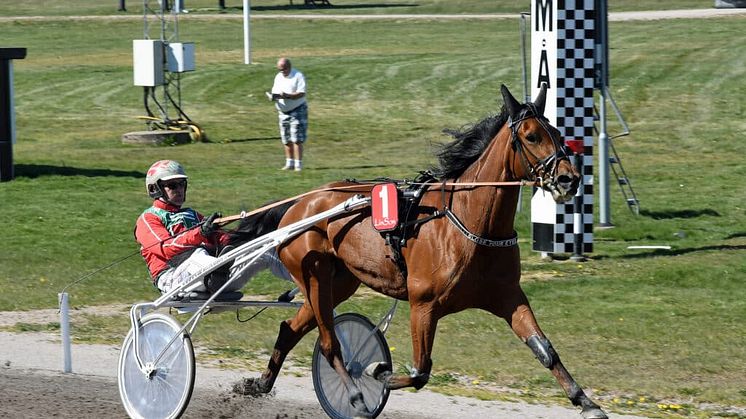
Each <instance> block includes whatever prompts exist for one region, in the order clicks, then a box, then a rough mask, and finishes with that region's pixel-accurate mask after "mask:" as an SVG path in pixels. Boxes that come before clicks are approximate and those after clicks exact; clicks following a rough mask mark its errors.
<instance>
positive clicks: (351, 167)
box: [313, 164, 391, 170]
mask: <svg viewBox="0 0 746 419" xmlns="http://www.w3.org/2000/svg"><path fill="white" fill-rule="evenodd" d="M382 167H385V168H391V166H387V165H385V164H361V165H358V166H326V167H324V166H320V167H313V170H340V169H379V168H382Z"/></svg>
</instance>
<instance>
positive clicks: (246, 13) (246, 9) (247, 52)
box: [243, 0, 251, 64]
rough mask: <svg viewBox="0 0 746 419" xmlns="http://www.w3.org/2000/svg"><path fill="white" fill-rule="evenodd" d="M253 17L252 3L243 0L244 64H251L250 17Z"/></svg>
mask: <svg viewBox="0 0 746 419" xmlns="http://www.w3.org/2000/svg"><path fill="white" fill-rule="evenodd" d="M250 15H251V2H250V1H249V0H243V57H244V58H243V63H244V64H251V28H250V26H249V17H250Z"/></svg>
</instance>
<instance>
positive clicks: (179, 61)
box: [166, 42, 194, 73]
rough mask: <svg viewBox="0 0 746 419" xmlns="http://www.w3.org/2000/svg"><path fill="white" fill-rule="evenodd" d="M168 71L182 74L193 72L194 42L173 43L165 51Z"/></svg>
mask: <svg viewBox="0 0 746 419" xmlns="http://www.w3.org/2000/svg"><path fill="white" fill-rule="evenodd" d="M166 63H167V64H168V71H170V72H172V73H183V72H186V71H194V42H173V43H170V44H168V48H167V49H166Z"/></svg>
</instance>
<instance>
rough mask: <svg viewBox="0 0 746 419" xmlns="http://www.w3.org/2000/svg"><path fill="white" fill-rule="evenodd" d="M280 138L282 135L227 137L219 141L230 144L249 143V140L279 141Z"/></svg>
mask: <svg viewBox="0 0 746 419" xmlns="http://www.w3.org/2000/svg"><path fill="white" fill-rule="evenodd" d="M279 139H280V137H255V138H228V139H225V140H223V141H220V142H219V143H221V144H228V143H248V142H251V141H270V140H274V141H277V140H279Z"/></svg>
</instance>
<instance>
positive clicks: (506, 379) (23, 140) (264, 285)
mask: <svg viewBox="0 0 746 419" xmlns="http://www.w3.org/2000/svg"><path fill="white" fill-rule="evenodd" d="M39 3H40V2H23V3H21V4H19V5H17V6H18V8H19V9H18V11H17V12H12V11H10V9H8V6H7V5H5V3H2V4H0V15H2V16H7V15H9V14H29V15H34V14H40V13H41V11H40V10H39V9H38V4H39ZM133 3H134V2H133ZM204 3H205V4H207V5H208V6H209V3H216V2H204ZM281 3H282V2H280V1H278V2H277V4H281ZM336 3H339V4H342V2H341V1H340V2H335V4H336ZM497 3H498V6H499V8H500V10H497V9H495V10H488V9H486V8H484V9H479V10H477V9H476V7H477V6H474V7H475V10H474V12H480V11H481V12H489V13H492V12H495V13H498V12H512V10H511V9H509V8H508V6H504V5H506V4H508V2H497ZM671 3H674V2H671ZM675 3H676V5H677V6H680V7H681V8H689V7H711V4H710V2H706V3H707V4H704V3H703V2H675ZM685 3H687V4H685ZM49 4H50V5H51V4H52V3H49ZM54 4H56V2H55V3H54ZM69 4H70V5H71V6H70V7H71V8H72V9H74V10H75V12H76V13H80V14H104V13H110V12H108V11H105V10H104V9H105V7H112V8H113V7H114V6H115V4H114V2H110V4H109V3H102V2H83V1H72V2H69ZM193 4H195V6H194V7H195V8H196V7H198V6H197V4H198V2H196V1H195V2H193ZM229 4H230V2H229ZM252 4H254V3H253V2H252ZM422 4H423V6H422V9H423V10H424V9H425V7H432V8H435V7H436V6H437V5H438V4H440V5H442V6H443V7H444V8H445V7H446V6H447V7H455V6H454V4H455V3H453V2H448V3H446V2H443V3H437V2H427V3H422ZM470 4H471V3H470ZM474 4H486V3H479V2H475V3H474ZM700 4H701V5H700ZM33 5H36V6H37V8H36V9H34V8H32V6H33ZM635 5H639V8H640V9H644V8H647V7H648V6H649V7H650V8H653V7H654V6H657V2H615V3H614V4H613V5H612V11H613V10H614V8H615V7H619V10H622V9H623V10H632V9H635V8H636V7H634V6H635ZM698 5H700V6H698ZM104 6H105V7H104ZM187 6H188V7H190V8H191V7H192V6H190V0H188V3H187ZM208 6H204V7H208ZM498 6H496V7H498ZM54 7H58V6H54ZM480 7H483V6H480ZM503 7H505V8H506V9H505V10H503V9H502V8H503ZM417 9H418V11H419V10H420V9H419V8H417ZM13 10H15V9H13ZM391 10H393V12H395V13H398V12H404V11H403V10H400V9H398V8H394V7H392V8H390V9H389V8H387V9H386V11H385V12H390V11H391ZM24 11H25V12H24ZM333 11H336V10H333ZM346 11H347V12H351V11H352V12H362V11H359V10H356V9H352V8H350V9H346ZM48 12H49V13H53V14H56V13H58V14H60V15H61V14H63V13H67V12H68V10H67V9H65V10H62V9H54V8H53V9H52V10H49V11H48ZM319 12H327V11H319ZM365 12H366V13H377V12H382V11H368V10H366V11H365ZM451 12H452V11H451ZM129 13H134V12H129ZM744 22H746V20H745V19H744V18H728V19H708V20H702V21H698V20H674V21H663V22H612V23H611V28H610V34H611V42H612V44H611V65H612V67H611V74H612V83H611V84H612V86H611V87H612V92H613V94H614V96H615V99H616V100H617V102H618V104H619V106H620V107H621V109H622V111H623V113H624V116H625V118H626V119H627V121H628V123H629V124H630V126H631V128H632V135H631V136H629V137H626V138H621V139H619V140H617V141H616V146H617V149H618V150H619V152H620V154H621V156H622V159H623V162H624V165H625V168H626V169H627V171H628V173H629V175H630V176H631V179H632V182H633V185H634V187H635V190H636V192H637V193H638V196H639V198H640V199H641V202H642V210H643V211H642V213H641V215H640V216H634V215H632V214H631V213H630V212H629V211H628V210H627V208H626V206H625V205H624V203H623V202H622V198H621V195H620V194H619V193H618V191H617V190H616V189H615V187H614V186H613V185H612V188H613V189H612V191H611V193H612V195H611V198H612V220H613V222H614V223H615V224H616V228H614V229H611V230H602V231H597V232H596V236H595V238H596V242H595V252H594V253H593V254H591V255H589V256H591V257H592V260H591V261H589V262H588V263H585V264H577V263H572V262H554V263H545V262H541V261H540V260H539V258H538V255H537V254H535V253H533V252H531V251H530V248H529V247H530V239H529V238H530V230H529V212H528V210H524V212H522V213H520V214H519V215H518V219H517V226H518V230H519V234H520V237H521V238H522V240H521V247H522V250H523V259H524V264H523V274H524V278H525V279H526V280H525V283H524V288H525V290H526V292H527V294H528V295H529V298H530V300H531V303H532V307H533V308H534V310H535V311H536V314H537V316H538V319H539V322H540V324H541V325H542V328H543V329H544V330H545V332H546V333H547V334H548V336H549V337H550V338H551V339H552V342H553V343H554V346H555V347H556V348H557V349H558V351H559V353H560V355H561V356H562V359H563V360H564V361H565V363H566V365H567V366H568V368H569V370H570V371H571V372H573V374H574V375H575V377H576V378H577V379H578V381H579V382H580V384H581V385H584V386H588V387H592V388H594V389H596V393H597V394H599V397H600V398H601V400H602V402H603V404H604V405H605V406H607V407H611V408H614V409H615V410H619V411H624V409H626V408H627V407H626V406H627V403H626V402H628V401H634V403H633V406H632V407H631V408H632V409H643V411H645V412H648V410H645V409H648V408H649V410H650V412H648V413H650V414H651V415H653V414H654V413H653V412H657V411H659V410H661V409H659V408H657V407H655V402H661V403H662V402H663V401H667V400H670V401H673V402H675V403H679V404H682V403H684V404H686V406H688V407H686V408H685V409H682V411H684V412H685V413H686V414H688V415H690V416H702V415H707V414H706V413H701V412H698V411H697V409H696V406H697V405H698V403H714V404H717V405H721V406H726V407H727V406H734V407H740V408H744V407H746V393H744V390H743V389H744V388H746V378H745V377H746V362H744V361H746V348H744V345H743V343H744V340H743V319H744V318H746V291H745V290H744V282H745V281H744V280H745V279H746V263H744V262H745V260H746V258H745V257H744V249H746V207H745V206H744V200H743V196H744V195H743V193H742V192H741V191H740V186H739V185H740V181H741V179H743V178H744V176H745V175H746V169H744V165H743V157H742V156H743V155H744V153H745V152H746V145H745V144H744V142H743V139H742V135H741V134H742V133H743V132H744V131H745V130H746V123H744V121H746V105H744V103H745V102H744V101H743V97H745V96H746V85H744V84H743V82H742V81H743V79H744V76H745V75H746V74H744V73H746V66H745V65H744V64H745V63H744V57H746V45H745V44H744V43H743V42H742V36H741V32H742V29H743V26H744ZM0 32H1V33H2V34H3V43H4V44H5V45H13V46H22V47H27V48H28V56H27V58H26V59H24V60H19V61H16V62H15V63H14V69H15V90H16V122H17V131H18V133H17V134H18V142H17V144H16V145H15V162H16V172H17V178H16V179H15V180H14V181H12V182H7V183H3V184H0V211H1V212H2V214H3V215H4V220H5V222H4V228H3V236H2V237H3V246H2V252H0V285H1V286H2V288H3V292H2V293H1V294H0V310H2V311H7V310H29V309H36V308H50V307H55V306H56V303H57V293H58V292H59V291H60V290H61V289H62V288H63V287H65V286H68V285H70V284H72V283H73V282H74V281H75V280H77V279H79V278H82V277H84V276H85V275H87V274H89V273H92V272H94V271H96V270H97V269H99V268H100V267H104V266H107V265H109V264H110V263H112V262H113V261H115V260H118V259H120V258H123V257H125V256H127V255H134V256H132V257H130V258H128V259H126V260H124V261H123V262H122V263H119V264H116V265H115V266H113V267H111V268H109V269H106V270H103V271H101V272H99V273H96V274H94V275H92V276H90V277H89V278H87V279H85V280H84V281H82V282H80V283H78V284H75V285H72V286H69V288H68V289H67V290H68V291H69V292H70V298H71V303H72V304H73V305H74V306H89V305H98V304H109V303H126V304H129V303H132V302H135V301H143V300H152V299H153V298H154V297H155V295H156V294H155V292H154V289H153V288H152V286H151V285H150V284H149V283H148V281H147V272H146V270H145V266H144V263H143V262H142V260H141V258H140V257H139V255H138V254H137V246H136V243H135V242H134V238H133V236H132V228H133V225H134V220H135V219H136V217H137V216H138V215H139V214H140V212H141V211H142V210H143V209H144V208H145V207H147V206H148V205H149V200H148V198H147V197H146V195H145V193H144V192H145V191H144V185H143V183H144V171H145V170H146V168H147V167H148V166H149V165H150V164H151V163H152V162H153V161H155V160H158V159H163V158H172V159H176V160H178V161H180V162H182V163H184V164H185V166H186V168H187V170H188V172H189V175H190V177H191V178H190V189H189V197H188V204H189V205H191V206H193V207H195V208H198V209H200V210H202V211H204V212H209V211H213V210H222V211H223V212H224V213H234V212H237V211H239V210H241V209H251V208H256V207H258V206H260V205H261V204H262V203H263V202H265V201H267V200H270V199H277V198H283V197H289V196H292V195H295V194H299V193H302V192H305V191H307V190H310V189H312V188H314V187H316V186H318V185H320V184H322V183H325V182H327V181H332V180H338V179H342V178H346V177H360V178H366V177H375V176H392V177H410V178H411V177H412V176H414V175H415V174H416V172H417V170H420V169H424V168H426V167H427V166H428V165H429V164H432V163H433V158H432V154H431V149H432V144H433V143H436V142H439V141H443V140H445V139H446V138H445V137H443V136H442V135H441V134H440V131H441V129H443V128H445V127H457V126H460V125H462V124H465V123H469V122H474V121H476V120H478V119H480V118H481V117H483V116H485V115H487V114H488V113H491V112H495V111H497V109H498V106H499V94H498V89H499V85H500V83H505V84H507V85H508V86H509V87H510V88H511V89H512V90H513V92H514V93H516V94H520V90H521V69H520V62H521V61H520V56H519V54H518V51H519V45H520V39H519V37H518V24H517V20H498V21H476V20H464V21H448V22H445V23H442V22H437V21H424V22H420V21H416V22H415V21H377V22H368V21H349V22H348V21H329V22H326V21H324V22H320V21H311V20H307V21H304V20H301V21H290V20H271V21H270V20H256V21H255V22H253V23H252V37H253V40H254V45H253V47H252V48H253V54H254V60H255V62H256V63H255V64H253V65H250V66H246V65H243V64H241V63H242V60H243V55H242V54H243V52H242V44H241V23H240V20H229V21H226V20H215V21H208V20H194V21H189V20H186V19H185V20H184V21H183V22H182V25H181V27H180V32H181V39H182V40H187V41H194V42H196V43H197V71H195V72H193V73H187V74H185V75H184V77H183V79H182V89H183V90H182V93H183V101H184V109H185V111H186V112H187V113H188V114H189V115H190V117H191V118H192V119H194V120H195V121H196V122H198V123H199V124H201V125H202V126H203V127H204V128H205V129H206V132H207V135H208V137H209V139H210V141H211V142H209V143H200V144H190V145H186V146H179V147H147V146H131V145H123V144H121V141H120V137H121V134H123V133H126V132H130V131H136V130H141V129H143V128H144V125H143V124H142V123H141V122H139V121H138V120H136V119H135V116H137V115H142V114H143V113H144V110H143V109H142V102H141V94H142V93H141V90H140V89H139V88H137V87H134V86H132V70H131V61H132V58H131V39H134V38H137V37H140V36H141V35H142V22H141V21H139V20H137V19H131V20H124V21H120V20H110V21H103V22H102V21H96V20H90V21H71V22H67V21H62V20H58V21H52V22H50V21H30V20H23V21H22V20H16V21H0ZM283 54H287V55H289V56H290V57H291V58H292V59H293V60H294V63H295V64H296V65H297V66H298V67H299V68H300V69H301V70H302V71H303V72H304V73H305V74H306V76H307V78H308V82H309V101H310V112H311V113H310V128H309V138H310V139H309V143H308V145H307V154H306V159H305V164H306V169H305V170H304V171H303V172H302V174H295V173H291V174H287V173H281V172H279V171H277V168H278V167H279V166H280V165H281V164H282V155H281V147H280V145H279V140H278V139H277V128H276V114H275V111H274V110H273V109H272V107H271V106H270V105H269V104H268V103H267V102H266V100H263V96H262V92H263V91H264V90H265V89H266V88H267V87H269V85H270V84H271V80H272V77H273V74H274V69H273V68H274V62H275V60H276V58H277V57H278V56H279V55H283ZM610 129H611V131H612V134H613V133H615V132H617V131H618V129H619V127H618V126H616V124H613V123H612V124H611V127H610ZM525 195H528V194H525ZM526 198H527V197H526ZM524 204H525V205H524V208H525V209H527V208H528V202H527V201H526V202H524ZM640 244H666V245H671V246H672V250H670V251H644V250H629V249H627V247H628V246H630V245H640ZM285 287H286V284H281V283H279V281H276V280H273V279H270V278H268V277H266V276H262V277H260V278H258V279H257V280H256V282H255V283H253V284H252V287H251V288H250V290H249V293H251V294H268V295H277V294H278V293H280V292H282V291H284V289H285ZM389 304H390V301H389V300H387V299H384V298H380V297H374V296H372V295H368V294H366V295H365V296H360V297H355V298H353V299H352V300H351V301H350V302H349V303H346V304H345V306H344V307H343V310H342V311H358V312H362V313H364V314H366V315H369V316H370V317H372V318H380V316H381V315H382V314H383V313H384V312H385V310H386V309H387V307H388V305H389ZM248 314H249V313H246V315H248ZM290 314H291V313H290V312H288V311H287V310H268V311H266V312H265V313H263V314H262V315H261V316H259V317H258V318H257V319H256V320H252V321H251V322H249V323H246V324H244V323H238V322H236V321H235V320H233V319H232V317H231V315H230V314H221V315H219V316H214V317H212V316H208V317H207V318H206V319H205V320H204V323H201V324H200V327H199V328H198V330H197V332H196V336H195V341H196V342H197V343H198V344H200V345H204V346H205V347H207V348H209V349H211V350H212V351H214V354H213V355H211V356H214V357H220V358H226V359H227V358H229V357H230V358H235V357H238V358H239V359H240V358H242V357H245V356H249V357H256V358H254V359H255V360H252V361H250V362H252V363H255V364H256V365H262V364H263V363H264V361H265V360H266V353H267V351H268V350H270V348H271V347H272V344H273V342H274V339H275V334H276V329H277V324H278V323H279V322H280V321H281V320H282V319H284V318H286V317H287V316H289V315H290ZM242 316H244V314H242ZM128 327H129V326H128V320H127V318H126V316H124V315H122V316H119V317H116V318H97V317H95V316H91V317H89V318H86V320H85V321H84V322H81V323H76V324H74V325H73V334H74V336H75V338H76V339H78V340H83V341H102V340H103V341H105V342H108V343H115V344H116V343H118V342H119V340H120V339H121V338H122V337H123V336H124V334H125V333H126V331H127V328H128ZM16 330H56V326H55V325H47V326H41V327H38V326H29V325H25V324H23V325H18V326H17V327H16ZM408 335H409V327H408V309H407V308H406V307H402V308H401V309H400V311H399V312H398V313H397V316H396V319H395V323H394V324H393V325H392V327H391V329H390V331H389V333H388V335H387V336H388V339H389V342H390V344H391V346H393V347H394V348H395V349H394V352H393V354H394V359H395V363H396V364H397V368H398V369H405V368H406V366H407V365H408V364H411V344H410V342H409V336H408ZM314 340H315V334H314V333H312V334H310V335H309V337H307V338H306V339H304V340H303V342H301V345H300V346H299V347H298V348H297V350H296V351H294V353H293V355H292V361H293V362H294V363H296V364H298V365H301V366H303V365H307V364H308V360H309V359H310V354H311V350H312V345H313V341H314ZM433 358H434V362H435V366H434V368H435V370H434V374H435V375H436V377H439V378H438V379H437V380H435V381H438V383H440V385H441V386H442V387H444V388H448V389H449V390H448V391H454V392H461V393H464V392H466V393H468V394H473V395H480V397H484V394H483V392H485V391H487V390H489V389H488V388H487V387H486V384H485V383H496V384H497V385H500V386H508V387H511V388H513V389H515V390H516V391H519V392H523V394H524V395H528V396H531V395H534V396H536V397H539V398H543V399H546V398H547V397H550V398H551V399H550V400H554V399H557V400H558V402H560V403H566V402H564V401H561V400H560V399H559V398H558V394H559V387H558V386H557V385H556V384H555V383H554V382H553V380H552V379H551V376H550V375H549V374H548V373H547V371H546V370H544V369H543V368H542V367H541V366H540V365H539V364H538V363H537V362H536V361H535V360H534V359H533V357H532V355H531V354H530V351H529V350H528V349H527V348H526V347H525V346H524V345H523V344H521V343H520V342H519V341H518V340H517V339H516V338H515V337H514V336H513V335H512V334H511V332H510V331H509V329H508V328H507V326H506V325H505V324H504V323H503V322H501V321H499V320H497V319H494V318H492V317H491V316H489V315H487V314H485V313H482V312H479V311H467V312H463V313H459V314H457V315H454V316H451V317H448V318H446V319H443V320H442V321H441V323H440V327H439V329H438V335H437V338H436V344H435V352H434V354H433ZM232 362H243V361H240V360H235V359H234V360H233V361H232ZM461 376H463V377H472V378H473V379H476V380H479V381H480V382H481V383H483V384H481V385H465V386H463V385H462V386H461V387H459V388H458V389H457V390H453V389H452V388H451V387H452V386H454V384H453V377H461ZM487 392H488V393H489V391H487ZM503 394H504V393H503ZM641 396H642V397H645V398H646V400H647V401H646V402H645V403H643V402H639V397H641ZM615 398H618V399H619V400H620V401H619V402H618V403H616V402H614V399H615ZM648 405H649V406H648ZM692 406H694V407H692ZM666 412H668V410H666ZM663 413H665V412H663Z"/></svg>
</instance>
